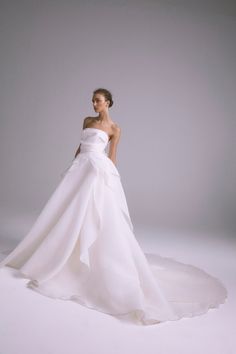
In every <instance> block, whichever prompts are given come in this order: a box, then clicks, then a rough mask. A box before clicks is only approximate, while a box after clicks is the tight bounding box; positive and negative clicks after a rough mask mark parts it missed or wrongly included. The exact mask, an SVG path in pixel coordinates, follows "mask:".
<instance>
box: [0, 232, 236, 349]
mask: <svg viewBox="0 0 236 354" xmlns="http://www.w3.org/2000/svg"><path fill="white" fill-rule="evenodd" d="M134 231H135V235H136V238H137V240H138V241H139V244H140V246H141V247H142V249H143V251H144V252H145V253H148V252H150V253H158V254H160V255H162V256H166V257H172V258H175V259H176V260H178V261H181V262H183V263H189V264H193V265H195V266H198V267H200V268H202V269H204V270H205V271H207V272H209V273H210V274H211V275H213V276H215V277H217V278H219V279H220V280H221V281H222V282H223V283H224V285H225V286H226V288H227V290H228V298H227V299H226V302H225V303H224V304H221V305H220V306H219V307H218V308H217V309H210V310H209V311H208V312H207V313H206V314H204V315H201V316H196V317H193V318H183V319H181V320H179V321H170V322H163V323H161V324H158V325H152V326H135V325H131V324H129V323H123V322H120V321H119V320H118V319H116V318H113V317H112V316H109V315H106V314H103V313H100V312H97V311H95V310H92V309H88V308H85V307H83V306H81V305H79V304H76V303H73V302H70V301H63V300H55V299H51V298H47V297H45V296H42V295H40V294H38V293H36V292H34V291H32V290H31V289H28V288H26V286H25V284H26V282H27V280H26V279H22V278H18V277H15V276H14V275H15V274H16V272H17V271H15V270H13V269H12V268H9V267H4V268H2V269H0V288H1V292H0V313H1V328H0V343H1V344H0V354H19V352H20V353H24V354H28V353H29V354H49V353H50V354H65V353H70V354H78V353H80V354H97V353H98V352H99V353H102V354H114V353H117V354H144V353H147V354H154V353H155V354H156V353H158V354H170V353H171V354H172V353H173V354H200V353H201V354H205V353H206V354H233V353H235V352H236V339H235V338H236V325H235V323H236V322H235V317H236V257H235V256H236V238H235V235H229V234H223V233H221V234H219V233H218V234H216V233H214V234H213V233H207V234H206V233H203V232H201V233H192V232H188V233H187V232H185V233H178V234H177V233H175V232H166V231H165V232H164V231H163V232H162V231H160V230H155V229H153V230H151V229H146V228H144V227H137V226H136V227H135V230H134ZM17 242H18V241H17V240H14V239H13V238H12V237H8V239H4V238H2V239H1V243H0V250H1V251H4V250H7V249H12V248H14V246H15V245H16V244H17ZM1 258H3V256H2V257H1Z"/></svg>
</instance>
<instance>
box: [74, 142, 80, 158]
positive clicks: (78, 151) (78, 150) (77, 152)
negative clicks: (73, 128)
mask: <svg viewBox="0 0 236 354" xmlns="http://www.w3.org/2000/svg"><path fill="white" fill-rule="evenodd" d="M80 145H81V144H79V147H78V149H77V151H76V153H75V157H74V158H76V156H77V155H78V154H79V153H80Z"/></svg>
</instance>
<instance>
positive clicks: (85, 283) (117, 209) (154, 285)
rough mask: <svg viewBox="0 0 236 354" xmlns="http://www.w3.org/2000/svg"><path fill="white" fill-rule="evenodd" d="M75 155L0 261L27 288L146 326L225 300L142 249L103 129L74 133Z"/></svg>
mask: <svg viewBox="0 0 236 354" xmlns="http://www.w3.org/2000/svg"><path fill="white" fill-rule="evenodd" d="M80 143H81V147H80V153H79V154H78V155H77V157H76V158H75V159H74V160H73V161H72V163H71V165H70V166H69V168H68V169H67V170H66V171H65V172H64V174H63V175H62V176H61V180H60V182H59V184H58V186H57V188H56V189H55V191H54V192H53V194H52V195H51V197H50V198H49V200H48V201H47V203H46V205H45V206H44V208H43V210H42V211H41V213H40V214H39V216H38V218H37V219H36V221H35V223H34V224H33V226H32V228H31V229H30V231H29V232H28V234H27V235H26V236H25V237H24V238H23V240H22V241H21V242H20V243H19V244H18V245H17V246H16V248H15V249H13V250H12V251H11V253H10V254H8V256H6V257H5V259H4V260H3V261H2V262H1V263H0V267H3V266H4V265H6V266H9V267H12V268H15V269H18V270H19V271H20V274H21V276H23V277H25V278H27V279H29V281H28V282H27V287H29V288H30V289H33V290H35V291H38V292H39V293H41V294H43V295H46V296H49V297H52V298H57V299H63V300H72V301H75V302H77V303H79V304H81V305H84V306H86V307H89V308H92V309H95V310H97V311H101V312H104V313H106V314H110V315H113V316H116V317H117V318H119V319H122V318H123V319H126V320H127V319H128V320H129V321H131V323H135V324H139V325H150V324H155V323H159V322H163V321H168V320H178V319H180V318H182V317H193V316H196V315H200V314H203V313H205V312H207V311H208V310H209V309H210V308H216V307H218V306H219V304H221V303H223V302H224V301H225V299H226V297H227V290H226V289H225V287H224V285H223V284H222V283H221V282H220V281H219V280H218V279H217V278H215V277H213V276H211V275H210V274H208V273H206V272H205V271H203V270H201V269H199V268H197V267H195V266H191V265H188V264H184V263H180V262H178V261H175V260H174V259H171V258H166V257H161V256H159V255H151V254H144V253H143V251H142V249H141V248H140V246H139V244H138V242H137V240H136V238H135V235H134V228H133V224H132V222H131V219H130V215H129V210H128V206H127V202H126V197H125V193H124V190H123V187H122V183H121V177H120V174H119V172H118V170H117V168H116V166H115V164H114V163H113V162H112V160H111V159H110V158H109V157H108V156H107V153H106V150H105V149H106V147H107V146H108V144H109V137H108V134H107V133H106V132H105V131H103V130H101V129H98V128H85V129H83V130H82V131H81V140H80Z"/></svg>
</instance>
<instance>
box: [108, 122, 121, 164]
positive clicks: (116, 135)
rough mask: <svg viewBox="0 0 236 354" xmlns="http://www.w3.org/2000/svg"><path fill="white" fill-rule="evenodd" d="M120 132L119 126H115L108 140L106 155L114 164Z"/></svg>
mask: <svg viewBox="0 0 236 354" xmlns="http://www.w3.org/2000/svg"><path fill="white" fill-rule="evenodd" d="M120 134H121V129H120V128H119V127H116V128H115V131H114V134H113V135H112V137H111V140H110V148H109V152H108V155H107V156H108V157H109V158H110V159H111V160H112V162H113V163H114V164H115V165H116V152H117V145H118V142H119V140H120Z"/></svg>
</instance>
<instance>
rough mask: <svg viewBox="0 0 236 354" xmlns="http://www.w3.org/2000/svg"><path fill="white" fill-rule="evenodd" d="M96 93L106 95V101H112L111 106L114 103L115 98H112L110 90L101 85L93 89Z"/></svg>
mask: <svg viewBox="0 0 236 354" xmlns="http://www.w3.org/2000/svg"><path fill="white" fill-rule="evenodd" d="M96 93H101V94H102V95H103V96H104V97H105V100H106V101H110V104H109V107H111V106H112V105H113V99H112V94H111V92H110V91H108V90H106V89H104V88H101V87H99V88H98V89H96V90H94V91H93V94H94V95H95V94H96Z"/></svg>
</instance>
